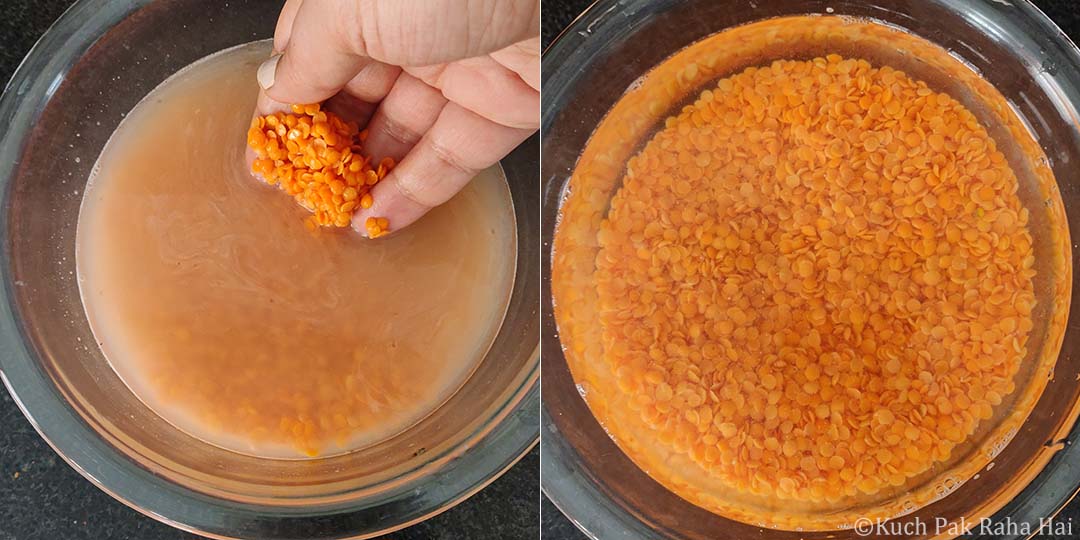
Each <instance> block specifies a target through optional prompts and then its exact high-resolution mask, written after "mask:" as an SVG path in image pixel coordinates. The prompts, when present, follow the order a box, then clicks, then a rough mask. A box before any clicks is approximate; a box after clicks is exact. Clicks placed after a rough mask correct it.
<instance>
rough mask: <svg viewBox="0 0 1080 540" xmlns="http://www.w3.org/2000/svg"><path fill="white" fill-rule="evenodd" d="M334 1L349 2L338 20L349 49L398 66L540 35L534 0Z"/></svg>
mask: <svg viewBox="0 0 1080 540" xmlns="http://www.w3.org/2000/svg"><path fill="white" fill-rule="evenodd" d="M309 3H310V2H309ZM326 3H334V4H337V3H339V2H326ZM340 4H348V5H350V6H352V11H351V13H349V14H342V17H341V18H340V19H338V20H339V21H340V22H341V23H343V24H342V26H344V27H346V28H348V31H349V32H351V34H348V35H350V36H351V49H352V51H353V52H354V53H356V54H359V55H362V56H370V57H372V58H375V59H377V60H380V61H383V62H386V63H388V64H394V65H399V66H426V65H431V64H441V63H445V62H450V61H453V60H458V59H461V58H469V57H473V56H479V55H483V54H487V53H489V52H491V51H495V50H499V49H501V48H503V47H506V46H508V45H510V44H512V43H515V42H518V41H521V40H523V39H527V38H530V37H532V36H537V35H539V34H540V0H483V1H480V0H477V1H469V2H462V1H461V0H369V1H367V2H340ZM357 30H358V31H357Z"/></svg>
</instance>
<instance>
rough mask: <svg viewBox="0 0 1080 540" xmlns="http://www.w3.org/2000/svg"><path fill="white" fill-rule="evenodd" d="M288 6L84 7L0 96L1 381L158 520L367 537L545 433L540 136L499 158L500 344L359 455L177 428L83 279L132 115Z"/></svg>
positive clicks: (63, 447)
mask: <svg viewBox="0 0 1080 540" xmlns="http://www.w3.org/2000/svg"><path fill="white" fill-rule="evenodd" d="M278 7H279V6H278V5H277V4H272V3H271V4H268V3H266V2H262V1H257V0H230V1H229V2H220V1H217V0H185V1H183V2H180V1H168V0H162V1H159V2H150V1H147V0H144V1H136V2H112V1H108V0H83V1H80V2H78V3H76V4H75V5H74V6H73V7H72V8H71V9H69V10H68V11H67V12H66V13H65V14H64V15H63V16H62V17H61V18H60V19H59V20H58V21H57V22H56V23H55V24H54V25H53V26H52V28H50V29H49V31H48V32H47V33H46V34H45V35H44V36H43V37H42V38H41V40H40V41H39V42H38V43H37V44H36V45H35V46H34V48H33V50H32V51H31V52H30V54H29V55H28V56H27V58H26V59H25V60H24V61H23V63H22V65H21V66H20V67H19V69H18V71H17V72H16V73H15V75H14V77H13V78H12V80H11V82H10V83H9V85H8V87H7V89H6V91H5V93H4V95H3V98H2V99H0V123H2V124H3V125H4V126H5V130H4V132H3V134H2V139H0V187H2V191H0V193H2V197H3V205H2V206H0V208H2V210H0V230H2V231H3V238H4V241H3V247H2V250H0V276H2V279H0V281H2V284H3V288H2V289H0V291H2V292H0V368H2V371H0V374H2V376H3V379H4V383H5V384H6V385H7V387H8V390H9V391H10V392H11V394H12V396H14V398H15V400H16V401H17V403H18V404H19V406H20V407H21V408H22V410H23V412H24V413H25V414H26V416H27V418H29V419H30V421H31V422H32V423H33V424H34V426H35V427H36V428H37V430H38V431H39V432H40V433H41V435H42V436H43V437H44V438H45V439H46V440H47V441H48V442H49V443H50V444H51V445H52V446H53V448H54V449H55V450H56V451H57V452H58V453H59V454H60V455H61V456H62V457H63V458H64V459H66V460H67V461H68V463H70V464H71V465H72V466H73V467H74V468H75V469H77V470H78V471H79V472H80V473H82V474H83V475H84V476H86V477H87V478H88V479H89V480H90V481H92V482H94V483H95V484H96V485H98V486H99V487H101V488H102V489H103V490H105V491H106V492H108V493H110V494H111V495H113V496H114V497H116V498H118V499H120V500H121V501H123V502H124V503H126V504H128V505H129V506H132V507H133V508H135V509H136V510H139V511H141V512H143V513H145V514H147V515H149V516H151V517H154V518H156V519H159V520H161V521H164V522H167V523H170V524H172V525H174V526H177V527H180V528H183V529H187V530H190V531H194V532H198V533H200V534H203V535H207V536H212V537H218V538H260V539H273V538H299V537H302V538H313V539H317V538H318V539H321V538H366V537H370V536H375V535H377V534H381V533H385V532H388V531H392V530H395V529H398V528H401V527H404V526H406V525H409V524H411V523H415V522H417V521H420V520H423V519H425V518H427V517H430V516H432V515H434V514H436V513H439V512H440V511H443V510H445V509H447V508H449V507H451V506H453V505H454V504H456V503H458V502H460V501H461V500H463V499H464V498H466V497H468V496H469V495H471V494H473V493H475V492H476V491H478V490H480V489H481V488H482V487H484V486H485V485H487V484H488V483H490V482H491V481H493V480H494V479H495V478H496V477H497V476H498V475H499V474H501V473H502V472H503V471H505V470H506V469H508V468H509V467H510V466H511V465H512V464H513V463H515V462H516V461H517V459H518V458H519V457H521V456H522V455H523V454H524V453H525V452H526V451H527V450H528V449H529V448H531V447H532V446H533V445H534V444H535V443H536V440H537V438H538V436H539V418H538V411H539V363H540V362H539V340H540V338H539V321H538V320H537V317H536V310H537V306H538V305H539V291H538V290H537V288H536V286H535V284H536V283H537V281H538V280H539V278H540V254H539V245H540V243H539V238H538V231H539V228H540V223H539V221H540V218H539V201H538V192H537V189H536V183H535V182H536V180H535V179H536V170H537V167H538V164H539V144H538V142H539V141H538V137H534V138H532V139H530V140H529V141H527V142H526V143H524V144H522V145H521V146H520V147H518V148H517V149H516V150H515V151H514V152H513V153H512V154H511V155H510V156H508V157H507V158H506V159H505V160H504V161H503V162H502V166H503V169H504V170H505V172H506V175H507V178H508V180H509V183H510V188H511V192H512V198H513V203H514V211H515V218H516V226H517V237H518V242H517V249H518V252H517V254H516V265H517V266H516V274H515V280H514V289H513V292H512V297H511V301H510V306H509V309H508V311H507V314H506V318H505V319H504V321H503V325H502V327H501V329H500V331H499V334H498V336H497V337H496V339H495V342H494V344H493V345H492V347H491V349H490V350H489V351H488V353H487V355H486V356H485V358H484V359H483V361H482V363H481V364H480V366H479V367H478V369H477V371H476V372H475V373H474V374H473V375H472V377H471V378H470V379H469V380H468V381H467V382H466V383H465V385H464V387H463V388H462V389H461V390H460V391H459V392H458V393H456V394H455V395H454V396H453V397H452V398H451V399H450V400H449V401H448V402H447V403H446V404H444V405H443V406H442V407H440V408H439V409H438V410H436V411H435V412H434V413H433V414H431V415H430V416H429V417H427V418H426V419H425V420H423V421H422V422H420V423H419V424H417V425H416V426H414V427H413V428H410V429H409V430H407V431H406V432H404V433H402V434H400V435H398V436H396V437H393V438H391V439H389V440H387V441H384V442H382V443H380V444H377V445H374V446H371V447H368V448H365V449H362V450H359V451H356V452H352V453H349V454H346V455H341V456H336V457H330V458H325V459H313V460H293V461H289V460H268V459H259V458H255V457H250V456H244V455H239V454H236V453H232V452H229V451H226V450H222V449H220V448H218V447H215V446H212V445H209V444H206V443H204V442H202V441H200V440H197V439H194V438H192V437H190V436H188V435H186V434H185V433H183V432H180V431H179V430H177V429H175V428H173V427H172V426H171V425H170V424H168V423H167V422H165V421H163V420H162V419H161V418H159V417H158V416H156V415H155V414H154V413H153V412H152V411H150V410H149V409H147V408H146V407H145V406H144V405H143V404H142V402H141V401H139V400H138V399H137V398H136V397H135V396H134V395H133V394H132V393H131V392H130V391H129V390H128V388H127V387H126V386H125V385H124V384H123V383H122V382H121V381H120V379H119V378H118V377H117V376H116V374H115V373H114V372H113V371H112V370H111V369H110V368H109V366H108V364H107V363H106V362H105V359H104V358H103V356H102V354H101V352H100V351H99V349H98V347H97V346H96V344H95V341H94V336H93V334H91V332H90V328H89V326H88V325H87V321H86V316H85V311H84V309H83V306H82V305H81V299H80V296H79V290H78V286H77V283H76V279H75V254H74V248H75V230H76V223H77V218H78V213H79V204H80V202H81V198H82V192H83V188H84V186H85V183H86V179H87V178H88V176H89V175H90V172H91V167H92V166H93V164H94V162H95V161H96V159H97V156H98V154H99V153H100V151H101V149H102V147H103V146H104V144H105V142H106V140H107V139H108V138H109V136H110V135H111V134H112V132H113V130H114V129H115V128H116V126H117V125H118V124H119V122H120V120H121V119H122V118H123V116H124V115H125V114H126V113H127V112H128V111H130V110H131V109H132V107H133V106H134V105H135V104H136V103H137V102H138V101H139V100H140V99H141V98H142V97H143V96H145V95H146V94H147V93H148V92H149V91H150V90H152V89H153V88H154V87H156V86H157V85H158V84H159V83H160V82H162V81H163V80H164V79H165V78H167V77H168V76H169V75H171V74H173V73H175V72H176V71H177V70H179V69H180V68H183V67H184V66H186V65H188V64H190V63H191V62H193V61H195V60H198V59H200V58H202V57H204V56H206V55H208V54H211V53H214V52H217V51H219V50H222V49H225V48H228V47H232V46H235V45H239V44H242V43H246V42H250V41H254V40H260V39H266V38H269V37H271V34H272V32H273V29H274V24H275V21H276V17H277V9H278Z"/></svg>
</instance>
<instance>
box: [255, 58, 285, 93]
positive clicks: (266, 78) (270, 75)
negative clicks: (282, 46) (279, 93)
mask: <svg viewBox="0 0 1080 540" xmlns="http://www.w3.org/2000/svg"><path fill="white" fill-rule="evenodd" d="M279 60H281V55H280V54H275V55H274V56H271V57H270V59H269V60H267V61H265V62H263V63H262V65H261V66H259V73H258V76H257V78H258V79H259V86H261V87H262V89H263V90H269V89H270V87H271V86H274V74H275V73H277V64H278V61H279Z"/></svg>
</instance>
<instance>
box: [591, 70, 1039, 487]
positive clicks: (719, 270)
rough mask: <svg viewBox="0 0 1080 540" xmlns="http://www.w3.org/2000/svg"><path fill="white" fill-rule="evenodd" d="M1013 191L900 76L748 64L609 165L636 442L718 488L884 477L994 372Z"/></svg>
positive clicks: (611, 321) (916, 465)
mask: <svg viewBox="0 0 1080 540" xmlns="http://www.w3.org/2000/svg"><path fill="white" fill-rule="evenodd" d="M1017 189H1018V182H1017V178H1016V176H1015V174H1014V173H1013V171H1012V170H1011V168H1010V167H1009V165H1008V163H1007V162H1006V160H1005V157H1004V155H1003V154H1002V152H1000V151H999V150H998V149H997V147H996V144H995V142H994V140H993V139H992V138H991V137H990V136H989V134H988V133H987V131H986V129H985V128H984V127H983V126H982V125H980V124H979V122H978V120H977V119H976V117H975V116H974V115H973V114H972V113H971V112H970V111H968V110H967V109H966V108H965V107H964V106H963V105H962V104H961V103H960V102H958V101H957V100H955V99H954V98H952V97H951V96H949V95H946V94H943V93H939V92H935V91H934V90H932V89H931V88H929V87H927V85H926V84H925V83H923V82H921V81H916V80H913V79H912V78H910V77H908V76H907V75H906V74H904V73H903V72H900V71H897V70H895V69H892V68H889V67H882V68H876V67H873V66H871V65H870V64H869V63H868V62H865V61H862V60H853V59H843V58H841V57H839V56H836V55H831V56H829V57H827V58H817V59H814V60H811V61H778V62H775V63H773V64H771V65H768V66H764V67H761V68H749V69H747V70H745V71H743V72H741V73H739V74H737V75H735V76H732V77H730V78H726V79H723V80H721V81H719V83H718V84H717V85H716V86H715V87H713V88H711V89H709V90H706V91H704V92H703V93H702V94H701V95H700V97H699V98H698V99H697V100H696V101H695V102H694V103H693V104H692V105H688V106H686V107H685V108H683V109H682V111H681V112H680V113H679V114H677V115H676V116H673V117H671V118H668V119H667V121H666V124H665V126H664V128H663V129H662V130H661V131H660V132H659V133H658V134H656V135H655V136H654V137H653V138H652V139H651V140H650V141H649V142H648V144H647V145H646V146H645V148H644V149H643V150H642V151H641V152H640V153H639V154H638V155H636V156H635V157H633V158H632V159H631V160H630V162H629V164H628V168H627V172H626V175H625V178H624V179H623V184H622V187H621V188H620V189H619V190H618V192H617V193H616V194H615V196H614V198H613V200H612V203H611V208H610V211H609V214H608V217H607V218H606V219H605V220H604V221H603V223H602V225H601V228H600V232H599V236H598V241H599V245H600V251H599V253H598V256H597V259H596V261H597V270H596V276H597V282H598V283H597V291H598V293H599V302H600V324H601V327H602V332H603V333H602V336H603V344H604V358H605V361H606V362H607V363H608V365H609V366H610V368H611V369H612V371H613V373H615V375H616V377H617V380H618V384H619V387H620V389H621V391H623V392H625V393H628V394H632V395H634V396H635V398H634V400H633V407H634V408H635V409H637V412H638V413H639V414H640V417H641V419H642V421H643V422H644V423H645V424H646V425H647V426H649V427H650V428H651V429H652V430H654V432H655V437H656V439H655V440H656V444H658V445H661V446H662V447H664V448H667V449H669V450H670V451H671V452H674V453H676V454H681V455H685V456H687V457H689V458H690V459H691V460H692V461H693V462H695V463H697V464H698V465H699V466H700V467H702V468H703V469H704V470H706V471H708V474H710V475H711V476H713V477H714V478H717V479H719V480H721V481H722V482H723V483H725V484H726V485H728V486H730V487H731V488H732V489H734V490H737V491H739V492H744V493H751V494H754V495H757V496H765V497H770V498H775V499H779V500H787V501H830V502H834V501H838V500H840V499H841V498H844V497H853V496H857V495H859V494H864V495H873V494H876V493H879V492H880V491H882V490H885V489H888V488H890V487H894V486H901V485H903V484H904V483H905V482H907V481H908V479H911V478H914V477H916V476H918V475H920V474H922V473H924V472H926V471H928V470H930V469H931V468H932V467H933V466H934V465H935V464H937V463H941V462H943V461H945V460H947V459H949V457H950V455H952V453H953V451H954V450H955V449H956V448H957V446H958V445H960V444H962V443H963V442H964V441H965V440H966V439H967V438H968V437H970V436H971V435H972V433H974V432H975V431H976V429H977V427H978V426H979V424H980V422H985V421H987V420H989V419H990V418H991V417H992V415H993V411H994V408H995V407H996V406H998V405H999V404H1001V403H1002V402H1003V400H1004V398H1005V397H1006V396H1008V395H1009V394H1010V393H1011V392H1013V391H1014V389H1015V384H1014V381H1013V377H1014V375H1015V374H1016V373H1017V370H1018V369H1019V366H1020V363H1021V361H1022V360H1023V359H1024V357H1025V355H1026V350H1027V349H1026V346H1027V340H1028V334H1029V332H1030V331H1031V329H1032V326H1033V324H1032V308H1033V306H1034V304H1035V297H1034V293H1033V286H1032V277H1033V276H1034V275H1035V270H1034V269H1033V264H1034V255H1033V251H1032V239H1031V236H1030V234H1029V232H1028V230H1027V227H1026V225H1027V221H1028V211H1027V210H1026V209H1025V208H1023V206H1022V205H1021V202H1020V200H1019V198H1018V196H1017Z"/></svg>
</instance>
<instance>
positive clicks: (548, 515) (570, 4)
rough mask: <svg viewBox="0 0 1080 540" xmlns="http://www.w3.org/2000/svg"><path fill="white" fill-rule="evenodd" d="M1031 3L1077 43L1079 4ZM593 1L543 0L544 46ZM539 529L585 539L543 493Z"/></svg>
mask: <svg viewBox="0 0 1080 540" xmlns="http://www.w3.org/2000/svg"><path fill="white" fill-rule="evenodd" d="M1034 2H1035V4H1036V5H1038V6H1039V8H1041V9H1042V10H1043V11H1044V12H1045V13H1046V14H1047V15H1048V16H1049V17H1050V18H1051V19H1053V20H1054V22H1055V23H1057V24H1058V26H1060V27H1061V28H1062V29H1063V30H1064V31H1065V33H1066V34H1068V35H1069V37H1071V38H1072V39H1073V41H1074V42H1078V43H1080V3H1077V2H1076V1H1075V0H1034ZM592 4H593V0H543V11H542V15H541V16H542V19H543V31H542V39H543V47H544V48H545V49H546V48H547V46H548V45H550V44H551V42H552V41H553V40H554V39H555V38H556V37H558V35H559V33H560V32H562V30H563V29H564V28H566V27H567V26H568V25H569V24H570V23H571V22H573V20H574V19H575V18H577V16H578V15H579V14H580V13H581V12H582V11H584V10H585V9H586V8H588V7H589V6H590V5H592ZM1066 520H1071V521H1073V522H1080V500H1074V501H1073V502H1072V504H1070V505H1069V506H1067V507H1065V509H1064V510H1063V511H1062V512H1061V514H1060V515H1059V516H1058V521H1060V522H1064V521H1066ZM540 529H541V534H542V537H543V538H544V540H584V539H585V538H586V536H585V535H584V534H582V533H581V532H580V531H579V530H578V529H577V528H576V527H575V526H574V525H573V524H572V523H570V521H569V520H568V519H566V517H565V516H563V515H562V513H561V512H559V509H558V508H556V507H555V505H554V504H553V503H552V502H551V501H550V500H548V498H547V497H546V496H545V497H543V500H542V502H541V505H540ZM1075 532H1076V531H1074V533H1075ZM1038 538H1046V539H1057V538H1062V539H1064V538H1065V537H1055V536H1040V537H1038ZM1071 538H1075V536H1073V537H1071Z"/></svg>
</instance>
